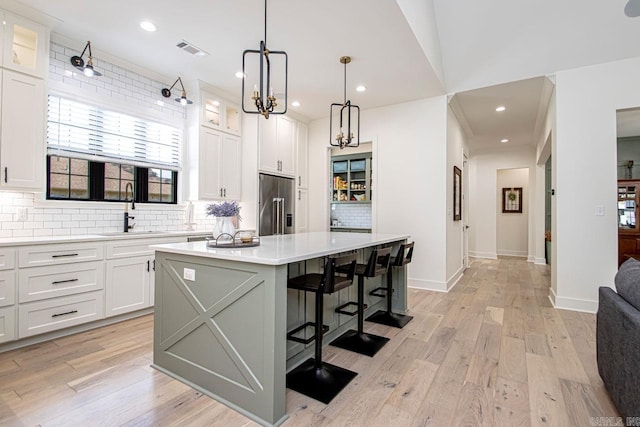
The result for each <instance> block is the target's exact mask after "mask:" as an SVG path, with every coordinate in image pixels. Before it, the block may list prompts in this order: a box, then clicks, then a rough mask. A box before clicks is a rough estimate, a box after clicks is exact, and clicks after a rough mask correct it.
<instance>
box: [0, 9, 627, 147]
mask: <svg viewBox="0 0 640 427" xmlns="http://www.w3.org/2000/svg"><path fill="white" fill-rule="evenodd" d="M626 2H627V0H607V1H603V0H562V1H557V0H521V1H513V0H484V1H470V0H376V1H375V2H372V1H371V0H321V1H300V0H297V1H296V0H269V3H268V5H269V15H268V34H267V37H268V40H267V41H268V43H267V45H268V47H269V48H270V49H272V50H285V51H286V52H287V53H288V55H289V76H290V77H289V110H290V111H295V112H297V113H298V114H300V115H302V116H303V117H307V118H308V119H316V118H321V117H326V116H327V115H328V113H329V105H330V104H331V103H332V102H340V101H341V100H342V90H343V89H342V85H343V74H342V73H343V68H342V67H343V66H342V65H341V64H340V63H339V61H338V59H339V57H340V56H343V55H350V56H352V57H353V61H352V63H351V64H350V65H349V66H348V76H347V79H348V80H347V84H348V93H347V96H348V98H350V99H351V100H352V102H353V103H355V104H357V105H359V106H360V107H361V108H362V109H363V110H366V109H368V108H374V107H378V106H382V105H390V104H395V103H400V102H405V101H409V100H413V99H419V98H425V97H430V96H436V95H443V94H445V93H449V94H456V96H455V97H454V100H455V104H456V105H457V107H459V108H457V111H456V114H457V115H462V116H464V117H463V118H462V119H461V122H463V124H464V123H465V122H466V126H465V129H466V130H467V132H469V131H470V132H471V135H469V136H470V137H471V138H470V139H471V140H472V144H477V145H475V146H476V147H482V148H484V147H490V146H491V144H492V143H493V144H495V146H500V143H499V142H496V138H497V137H498V136H500V138H502V137H506V138H509V139H510V140H511V141H513V142H512V144H513V145H517V144H526V143H531V141H532V140H533V136H532V132H533V129H534V128H535V122H536V119H537V117H538V115H539V105H540V100H541V97H544V96H545V95H544V94H543V93H542V92H541V90H542V89H543V87H544V85H542V84H541V82H542V80H540V79H533V80H530V79H531V78H534V77H540V76H544V75H548V74H553V73H555V72H557V71H559V70H564V69H570V68H575V67H580V66H585V65H591V64H597V63H603V62H608V61H613V60H618V59H623V58H628V57H633V56H640V43H638V40H640V17H639V18H629V17H627V16H625V15H624V6H625V4H626ZM16 3H17V4H20V5H22V6H24V5H27V6H30V7H33V8H35V9H37V10H40V11H42V12H44V13H46V14H48V15H50V16H51V17H53V18H55V19H56V20H58V21H59V23H58V25H56V26H55V27H54V29H53V31H54V32H55V33H58V34H61V35H63V36H64V37H66V38H68V39H71V40H74V41H76V43H77V45H76V46H75V47H77V48H78V49H79V50H80V49H82V47H83V46H84V42H85V41H86V40H91V42H92V47H93V49H94V56H95V57H96V69H99V62H100V54H101V53H102V54H109V55H112V56H115V57H119V58H122V59H123V60H125V61H128V62H131V63H134V64H137V65H139V66H142V67H144V68H147V69H149V70H153V71H155V72H156V73H160V74H161V75H163V76H165V77H166V79H167V84H168V85H169V84H171V83H172V82H173V80H175V78H176V77H177V76H178V75H180V76H182V77H183V78H184V79H185V83H186V86H187V91H189V89H190V87H194V86H193V83H192V82H193V80H195V79H200V80H203V81H205V82H207V83H209V84H211V85H213V86H216V87H218V88H220V89H222V90H224V91H225V92H228V93H231V94H233V95H235V96H237V97H238V98H239V96H240V87H241V86H240V80H238V79H237V78H236V77H235V76H234V74H235V73H236V72H237V71H239V70H240V69H241V63H242V62H241V61H242V52H243V50H245V49H257V48H258V46H259V42H260V40H261V39H262V38H263V33H264V28H263V19H264V16H263V13H264V2H263V1H262V0H190V1H175V0H171V1H170V0H134V1H131V0H129V1H125V0H109V1H102V2H86V1H81V0H55V1H51V0H0V6H5V7H8V6H7V5H9V6H10V5H11V4H16ZM142 19H149V20H151V21H153V22H154V23H155V24H156V25H158V31H157V32H156V33H146V32H144V31H143V30H141V29H140V28H139V27H138V23H139V21H140V20H142ZM434 27H435V28H434ZM182 39H185V40H187V41H189V42H191V43H193V44H194V45H196V46H198V47H199V48H201V49H203V50H205V51H207V52H209V53H210V55H209V56H206V57H194V56H190V55H188V54H187V53H185V52H183V51H181V50H179V49H178V48H176V47H175V44H176V43H177V42H179V41H180V40H182ZM72 47H73V46H72ZM438 76H440V78H438ZM441 79H443V81H441ZM189 82H191V83H189ZM506 82H515V83H512V84H507V85H504V84H503V83H506ZM359 84H364V85H366V86H367V88H368V90H367V91H366V92H364V93H356V92H355V90H354V89H355V87H356V86H357V85H359ZM494 85H498V86H494ZM250 86H251V87H252V83H250ZM489 86H491V87H489ZM488 87H489V88H488ZM478 88H480V89H478ZM469 90H472V91H471V92H467V91H469ZM276 92H279V90H278V89H277V88H276ZM293 100H298V101H300V102H301V104H302V106H301V107H299V108H293V107H291V106H290V103H291V101H293ZM496 103H503V104H505V105H506V106H507V108H508V109H507V111H506V112H505V114H503V115H502V116H499V115H496V114H495V111H494V109H495V104H496ZM509 104H510V105H509ZM498 141H499V140H498Z"/></svg>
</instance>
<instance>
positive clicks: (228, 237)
mask: <svg viewBox="0 0 640 427" xmlns="http://www.w3.org/2000/svg"><path fill="white" fill-rule="evenodd" d="M205 213H206V215H207V216H214V217H215V218H216V221H215V223H214V225H213V237H214V238H215V239H218V240H219V241H233V236H234V235H235V233H236V228H235V227H236V225H237V221H238V220H241V219H242V218H241V217H240V205H239V204H238V202H236V201H235V200H233V201H231V202H221V203H211V204H208V205H207V206H206V207H205Z"/></svg>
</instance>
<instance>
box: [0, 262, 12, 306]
mask: <svg viewBox="0 0 640 427" xmlns="http://www.w3.org/2000/svg"><path fill="white" fill-rule="evenodd" d="M15 302H16V272H15V270H4V271H0V307H4V306H8V305H13V304H15Z"/></svg>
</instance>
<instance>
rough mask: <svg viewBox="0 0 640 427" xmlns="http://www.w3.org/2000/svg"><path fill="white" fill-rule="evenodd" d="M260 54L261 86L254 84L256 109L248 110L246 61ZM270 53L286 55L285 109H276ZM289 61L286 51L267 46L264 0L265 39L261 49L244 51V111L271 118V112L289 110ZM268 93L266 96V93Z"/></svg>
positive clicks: (277, 112)
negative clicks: (246, 105) (246, 102)
mask: <svg viewBox="0 0 640 427" xmlns="http://www.w3.org/2000/svg"><path fill="white" fill-rule="evenodd" d="M253 55H258V59H259V61H260V68H259V69H260V86H259V87H258V85H257V84H254V86H253V96H252V97H251V99H252V100H253V103H254V104H255V110H254V109H251V110H247V109H246V107H245V103H244V102H245V96H244V94H245V88H244V86H245V81H246V80H247V78H246V76H247V72H246V62H247V57H248V56H249V57H250V56H253ZM269 55H272V56H274V55H282V56H283V57H284V109H281V110H276V107H277V106H278V103H277V102H276V101H277V98H276V97H275V95H274V92H273V86H272V81H273V80H272V78H271V61H270V59H269ZM288 61H289V58H288V56H287V53H286V52H285V51H276V50H269V49H268V48H267V0H264V40H262V41H261V42H260V50H251V49H247V50H245V51H244V52H243V53H242V75H243V76H244V77H243V79H242V111H244V112H245V113H248V114H262V115H263V116H264V118H265V119H268V118H269V114H285V113H286V112H287V80H288V70H287V68H288ZM267 93H268V95H267V96H266V97H265V95H266V94H267Z"/></svg>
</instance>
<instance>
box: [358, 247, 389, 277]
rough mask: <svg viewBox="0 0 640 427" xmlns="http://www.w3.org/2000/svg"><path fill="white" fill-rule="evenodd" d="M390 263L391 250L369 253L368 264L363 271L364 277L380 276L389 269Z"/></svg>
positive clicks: (381, 249)
mask: <svg viewBox="0 0 640 427" xmlns="http://www.w3.org/2000/svg"><path fill="white" fill-rule="evenodd" d="M390 261H391V248H378V249H374V250H373V251H371V255H370V256H369V262H367V265H366V266H365V269H364V276H365V277H375V276H380V275H382V274H384V273H386V272H387V270H388V269H389V262H390Z"/></svg>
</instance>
